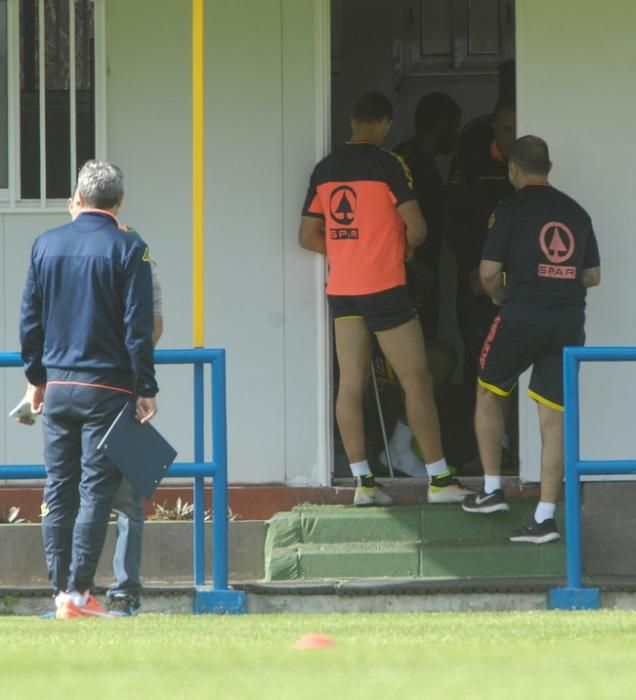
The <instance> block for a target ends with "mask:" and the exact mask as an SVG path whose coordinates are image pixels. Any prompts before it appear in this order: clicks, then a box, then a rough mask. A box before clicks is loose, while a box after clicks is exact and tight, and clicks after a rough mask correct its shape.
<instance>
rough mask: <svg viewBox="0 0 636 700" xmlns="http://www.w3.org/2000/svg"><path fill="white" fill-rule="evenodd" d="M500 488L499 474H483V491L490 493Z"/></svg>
mask: <svg viewBox="0 0 636 700" xmlns="http://www.w3.org/2000/svg"><path fill="white" fill-rule="evenodd" d="M500 488H501V475H500V474H497V475H495V476H491V475H490V474H484V491H485V492H486V493H492V492H493V491H497V490H498V489H500Z"/></svg>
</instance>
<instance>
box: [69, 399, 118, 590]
mask: <svg viewBox="0 0 636 700" xmlns="http://www.w3.org/2000/svg"><path fill="white" fill-rule="evenodd" d="M76 397H77V398H76V401H77V403H78V409H79V410H82V411H83V415H84V421H83V425H82V476H81V479H80V486H79V492H80V507H79V512H78V514H77V518H76V520H75V527H74V529H73V560H72V562H71V574H70V579H69V588H71V589H72V590H74V591H77V592H79V593H80V594H83V593H85V592H86V591H90V590H91V589H92V588H93V579H94V576H95V571H96V569H97V564H98V562H99V557H100V555H101V553H102V549H103V546H104V540H105V538H106V529H107V527H108V520H109V517H110V511H111V508H112V503H113V499H114V497H115V493H116V492H117V489H118V488H119V484H120V481H121V474H120V472H118V471H117V469H116V468H115V466H114V465H113V464H112V462H111V461H110V460H109V459H108V458H107V457H106V456H105V455H104V454H103V453H102V452H100V451H99V450H98V449H97V445H98V443H99V441H100V440H101V438H102V437H103V436H104V433H105V432H106V430H107V429H108V427H109V426H110V424H111V423H112V421H113V420H114V418H115V417H116V416H117V414H118V413H119V411H120V410H121V408H122V405H123V403H124V401H125V399H122V396H121V395H118V394H115V393H114V392H113V393H111V392H109V391H107V390H103V389H91V388H85V389H83V390H82V391H77V392H76Z"/></svg>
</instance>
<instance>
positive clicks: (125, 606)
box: [106, 595, 141, 617]
mask: <svg viewBox="0 0 636 700" xmlns="http://www.w3.org/2000/svg"><path fill="white" fill-rule="evenodd" d="M106 607H107V608H108V610H109V612H110V614H111V615H112V616H113V617H131V616H133V615H136V614H137V613H138V612H139V609H140V608H141V603H140V602H139V598H132V597H131V596H127V595H114V596H108V598H106Z"/></svg>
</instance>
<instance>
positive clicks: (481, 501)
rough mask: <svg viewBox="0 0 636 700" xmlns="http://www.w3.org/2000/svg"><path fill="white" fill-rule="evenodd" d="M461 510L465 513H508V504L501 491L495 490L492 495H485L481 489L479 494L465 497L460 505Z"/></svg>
mask: <svg viewBox="0 0 636 700" xmlns="http://www.w3.org/2000/svg"><path fill="white" fill-rule="evenodd" d="M462 510H465V511H466V512H467V513H486V514H487V513H498V512H503V511H508V510H510V508H508V504H507V503H506V497H505V496H504V492H503V489H495V490H494V491H493V492H492V493H486V492H485V491H484V489H483V488H482V489H481V491H480V492H479V493H473V494H472V495H471V496H466V498H464V501H463V503H462Z"/></svg>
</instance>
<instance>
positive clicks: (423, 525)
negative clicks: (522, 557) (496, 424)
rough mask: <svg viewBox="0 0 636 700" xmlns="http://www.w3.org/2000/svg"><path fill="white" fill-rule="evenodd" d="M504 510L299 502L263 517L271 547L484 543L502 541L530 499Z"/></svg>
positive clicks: (525, 512) (524, 517)
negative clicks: (295, 544) (477, 511)
mask: <svg viewBox="0 0 636 700" xmlns="http://www.w3.org/2000/svg"><path fill="white" fill-rule="evenodd" d="M509 505H510V511H509V512H508V513H495V514H492V515H479V514H472V513H464V511H462V510H461V508H459V507H458V506H456V505H449V506H446V505H434V506H392V507H390V508H353V507H351V506H309V505H304V506H299V507H297V508H294V510H293V511H291V512H286V513H278V514H276V515H275V516H274V517H273V518H271V519H270V520H269V521H268V526H267V527H268V538H269V539H272V540H273V541H272V544H273V546H286V545H287V544H288V543H289V542H294V541H295V542H303V543H315V544H330V543H336V542H378V541H393V540H394V541H407V542H408V541H418V540H422V541H426V542H433V543H434V542H457V541H461V542H483V541H492V540H503V539H506V538H507V536H508V535H509V534H510V532H511V531H512V530H514V529H515V528H516V527H518V526H519V525H520V524H521V523H523V522H525V521H526V520H527V519H528V518H529V517H530V516H531V514H532V512H533V510H534V503H530V502H528V501H512V502H511V503H510V504H509Z"/></svg>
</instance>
